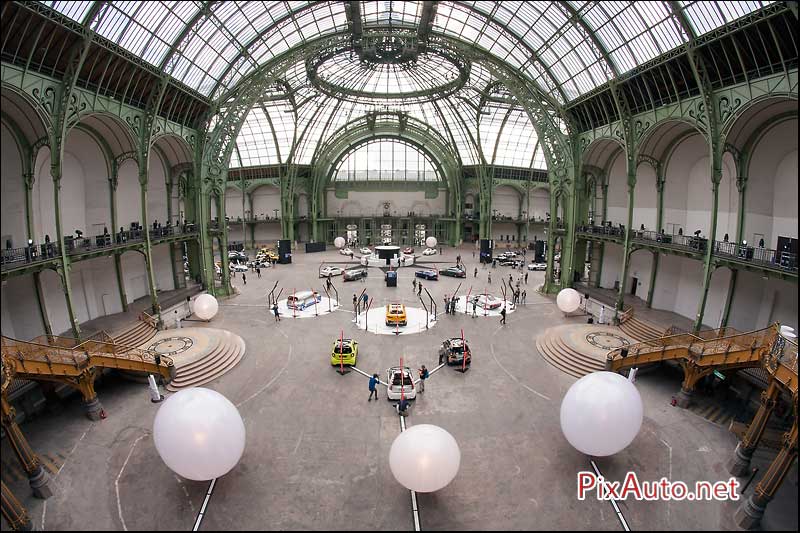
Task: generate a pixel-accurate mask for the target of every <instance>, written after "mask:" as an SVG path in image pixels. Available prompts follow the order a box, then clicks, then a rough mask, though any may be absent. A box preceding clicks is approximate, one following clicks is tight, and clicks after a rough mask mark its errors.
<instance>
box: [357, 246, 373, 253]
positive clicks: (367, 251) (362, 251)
mask: <svg viewBox="0 0 800 533" xmlns="http://www.w3.org/2000/svg"><path fill="white" fill-rule="evenodd" d="M359 252H361V253H362V254H364V255H372V250H370V249H369V248H367V247H364V248H362V249H360V250H359Z"/></svg>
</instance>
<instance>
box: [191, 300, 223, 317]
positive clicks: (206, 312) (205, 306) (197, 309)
mask: <svg viewBox="0 0 800 533" xmlns="http://www.w3.org/2000/svg"><path fill="white" fill-rule="evenodd" d="M193 309H194V314H195V315H197V318H199V319H200V320H211V319H212V318H214V317H215V316H216V315H217V311H219V303H217V299H216V298H214V297H213V296H211V295H210V294H201V295H200V296H198V297H197V298H195V299H194V306H193Z"/></svg>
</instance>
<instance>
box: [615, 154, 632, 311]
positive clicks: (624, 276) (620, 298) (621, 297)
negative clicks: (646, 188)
mask: <svg viewBox="0 0 800 533" xmlns="http://www.w3.org/2000/svg"><path fill="white" fill-rule="evenodd" d="M635 189H636V168H635V167H634V168H633V175H631V170H630V167H629V170H628V220H627V223H626V224H625V241H624V242H625V244H624V249H623V251H622V273H621V274H620V280H619V293H618V294H617V303H616V306H615V310H614V316H617V315H618V314H619V313H620V312H622V308H623V305H624V303H625V282H626V281H627V280H628V265H629V264H630V256H631V235H633V232H632V231H631V225H632V224H633V198H634V190H635Z"/></svg>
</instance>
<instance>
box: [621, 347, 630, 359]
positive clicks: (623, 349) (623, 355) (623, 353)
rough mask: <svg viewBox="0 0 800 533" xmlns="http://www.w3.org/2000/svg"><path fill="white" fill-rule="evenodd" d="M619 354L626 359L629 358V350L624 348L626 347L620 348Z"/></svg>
mask: <svg viewBox="0 0 800 533" xmlns="http://www.w3.org/2000/svg"><path fill="white" fill-rule="evenodd" d="M619 354H620V355H621V356H622V357H623V358H625V357H628V349H627V348H624V347H623V348H620V350H619Z"/></svg>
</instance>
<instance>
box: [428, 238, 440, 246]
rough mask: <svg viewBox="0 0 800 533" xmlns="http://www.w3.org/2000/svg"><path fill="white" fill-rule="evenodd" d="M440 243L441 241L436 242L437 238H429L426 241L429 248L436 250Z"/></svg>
mask: <svg viewBox="0 0 800 533" xmlns="http://www.w3.org/2000/svg"><path fill="white" fill-rule="evenodd" d="M438 243H439V241H437V240H436V237H428V238H427V239H425V246H427V247H428V248H436V245H437V244H438Z"/></svg>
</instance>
